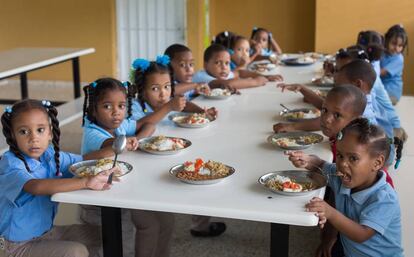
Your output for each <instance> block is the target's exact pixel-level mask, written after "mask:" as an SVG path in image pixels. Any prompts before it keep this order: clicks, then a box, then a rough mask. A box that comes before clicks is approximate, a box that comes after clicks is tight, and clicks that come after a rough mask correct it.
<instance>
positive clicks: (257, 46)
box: [250, 27, 282, 57]
mask: <svg viewBox="0 0 414 257" xmlns="http://www.w3.org/2000/svg"><path fill="white" fill-rule="evenodd" d="M250 40H251V45H252V46H253V48H254V50H255V52H256V53H260V55H261V56H264V57H269V56H270V55H272V54H273V53H275V54H281V53H282V49H281V48H280V46H279V45H278V43H277V42H276V40H275V39H274V38H273V36H272V33H271V32H269V31H268V30H267V29H264V28H256V27H254V28H253V30H252V34H251V36H250Z"/></svg>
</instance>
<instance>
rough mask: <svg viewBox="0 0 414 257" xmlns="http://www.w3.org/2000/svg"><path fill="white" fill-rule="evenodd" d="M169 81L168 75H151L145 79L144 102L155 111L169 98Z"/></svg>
mask: <svg viewBox="0 0 414 257" xmlns="http://www.w3.org/2000/svg"><path fill="white" fill-rule="evenodd" d="M171 89H172V88H171V79H170V75H169V74H168V73H152V74H149V75H148V76H147V77H146V83H145V88H144V92H143V96H144V100H145V101H146V102H147V103H148V104H149V105H150V106H151V107H152V108H153V109H154V110H157V109H158V108H160V107H161V106H163V105H164V104H166V103H168V101H170V98H171Z"/></svg>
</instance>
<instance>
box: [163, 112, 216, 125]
mask: <svg viewBox="0 0 414 257" xmlns="http://www.w3.org/2000/svg"><path fill="white" fill-rule="evenodd" d="M169 119H170V120H172V121H173V122H174V123H175V124H176V125H177V126H179V127H183V128H202V127H205V126H207V125H208V124H210V122H212V120H210V118H209V117H208V116H207V115H206V114H205V113H185V112H181V113H174V114H171V115H170V116H169Z"/></svg>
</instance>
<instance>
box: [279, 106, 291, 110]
mask: <svg viewBox="0 0 414 257" xmlns="http://www.w3.org/2000/svg"><path fill="white" fill-rule="evenodd" d="M280 106H282V107H283V108H285V110H287V111H291V110H290V109H289V108H287V107H286V106H285V105H284V104H280Z"/></svg>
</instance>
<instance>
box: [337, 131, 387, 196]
mask: <svg viewBox="0 0 414 257" xmlns="http://www.w3.org/2000/svg"><path fill="white" fill-rule="evenodd" d="M383 165H384V156H383V155H378V156H376V157H373V156H371V154H370V153H369V149H368V146H367V145H364V144H361V143H359V142H358V140H357V135H356V134H354V133H352V132H351V133H348V134H346V135H345V136H344V138H342V139H341V140H338V142H337V154H336V167H337V171H338V172H340V173H342V174H343V175H344V176H343V177H342V178H341V179H342V184H343V185H344V186H345V187H347V188H351V189H353V191H354V192H357V191H360V190H363V189H365V188H368V187H370V186H371V185H372V184H373V183H374V182H375V181H376V176H377V172H378V170H379V169H381V168H382V166H383Z"/></svg>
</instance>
